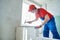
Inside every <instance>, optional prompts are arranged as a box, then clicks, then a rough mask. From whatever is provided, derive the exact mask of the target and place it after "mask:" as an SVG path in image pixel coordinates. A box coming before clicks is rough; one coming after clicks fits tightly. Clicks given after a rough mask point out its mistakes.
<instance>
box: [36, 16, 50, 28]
mask: <svg viewBox="0 0 60 40" xmlns="http://www.w3.org/2000/svg"><path fill="white" fill-rule="evenodd" d="M49 20H50V18H49V16H48V15H46V16H45V19H44V22H43V23H42V24H41V25H40V26H36V27H35V28H41V27H42V26H43V25H44V24H46V23H47V22H48V21H49Z"/></svg>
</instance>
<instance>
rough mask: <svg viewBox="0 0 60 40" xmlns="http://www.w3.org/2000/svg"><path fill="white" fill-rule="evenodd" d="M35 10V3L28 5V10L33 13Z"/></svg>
mask: <svg viewBox="0 0 60 40" xmlns="http://www.w3.org/2000/svg"><path fill="white" fill-rule="evenodd" d="M35 10H36V7H35V5H33V4H31V5H30V6H29V10H28V11H29V12H32V13H34V12H35Z"/></svg>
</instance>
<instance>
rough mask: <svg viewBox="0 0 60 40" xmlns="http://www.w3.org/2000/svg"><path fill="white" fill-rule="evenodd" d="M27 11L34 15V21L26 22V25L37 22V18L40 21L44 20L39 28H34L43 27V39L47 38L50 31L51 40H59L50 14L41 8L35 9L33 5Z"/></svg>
mask: <svg viewBox="0 0 60 40" xmlns="http://www.w3.org/2000/svg"><path fill="white" fill-rule="evenodd" d="M28 11H29V12H32V13H35V16H36V19H34V20H32V21H27V23H32V22H34V21H37V20H38V18H41V19H42V20H44V22H43V23H42V24H41V25H40V26H37V27H36V28H41V27H42V26H43V25H44V31H43V37H49V30H51V32H52V34H53V38H55V39H60V37H59V34H58V32H57V28H56V24H55V19H54V17H53V15H52V14H50V13H49V12H48V11H46V10H45V9H43V8H39V9H37V8H36V7H35V5H33V4H31V5H30V6H29V10H28Z"/></svg>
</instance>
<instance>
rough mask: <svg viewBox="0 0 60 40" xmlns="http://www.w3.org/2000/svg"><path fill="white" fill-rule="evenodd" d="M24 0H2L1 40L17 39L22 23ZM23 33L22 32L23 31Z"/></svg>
mask: <svg viewBox="0 0 60 40" xmlns="http://www.w3.org/2000/svg"><path fill="white" fill-rule="evenodd" d="M21 7H22V0H0V40H15V39H16V36H15V34H16V33H15V32H16V30H15V29H16V27H18V26H19V25H20V21H21V20H20V18H21V11H22V10H21ZM21 34H22V33H21Z"/></svg>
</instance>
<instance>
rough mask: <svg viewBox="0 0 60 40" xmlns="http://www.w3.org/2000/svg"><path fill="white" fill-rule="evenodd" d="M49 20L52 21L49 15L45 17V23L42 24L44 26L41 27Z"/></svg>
mask: <svg viewBox="0 0 60 40" xmlns="http://www.w3.org/2000/svg"><path fill="white" fill-rule="evenodd" d="M49 20H50V18H49V16H48V14H47V15H45V19H44V22H43V23H42V25H41V26H43V25H44V24H46V23H47V22H48V21H49Z"/></svg>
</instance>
